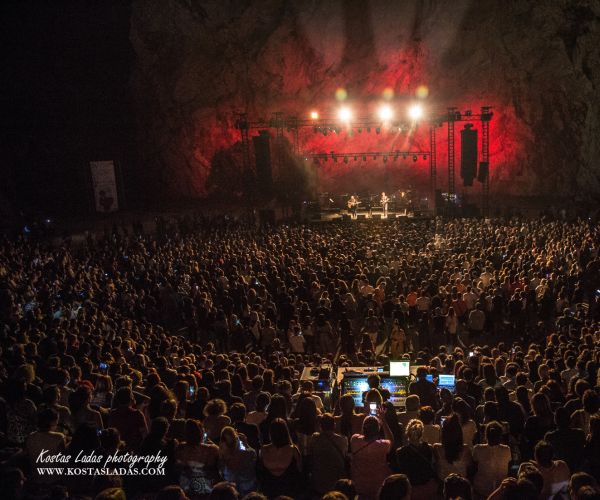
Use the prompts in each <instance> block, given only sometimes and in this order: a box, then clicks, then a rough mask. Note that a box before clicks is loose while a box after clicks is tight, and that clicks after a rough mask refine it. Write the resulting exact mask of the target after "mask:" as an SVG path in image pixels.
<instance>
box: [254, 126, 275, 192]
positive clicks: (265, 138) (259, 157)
mask: <svg viewBox="0 0 600 500" xmlns="http://www.w3.org/2000/svg"><path fill="white" fill-rule="evenodd" d="M252 142H254V156H255V157H256V181H257V183H258V189H259V190H260V191H261V192H262V193H265V194H267V193H269V192H270V191H271V189H272V188H273V171H272V169H271V137H270V136H269V131H268V130H261V131H260V133H259V135H257V136H255V137H253V138H252Z"/></svg>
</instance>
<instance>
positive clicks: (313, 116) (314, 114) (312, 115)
mask: <svg viewBox="0 0 600 500" xmlns="http://www.w3.org/2000/svg"><path fill="white" fill-rule="evenodd" d="M310 119H311V120H318V119H319V113H318V112H317V111H311V112H310Z"/></svg>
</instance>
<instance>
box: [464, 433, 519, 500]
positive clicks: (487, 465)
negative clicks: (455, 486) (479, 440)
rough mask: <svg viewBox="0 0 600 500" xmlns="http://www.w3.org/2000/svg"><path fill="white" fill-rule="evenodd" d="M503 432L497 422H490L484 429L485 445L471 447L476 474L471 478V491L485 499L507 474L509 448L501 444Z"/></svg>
mask: <svg viewBox="0 0 600 500" xmlns="http://www.w3.org/2000/svg"><path fill="white" fill-rule="evenodd" d="M503 432H504V430H503V428H502V425H500V424H499V423H498V422H496V421H494V422H490V423H489V424H487V425H486V427H485V440H486V443H485V444H476V445H475V446H474V447H473V461H474V462H475V466H476V468H477V472H476V473H475V476H474V477H473V489H474V490H475V492H476V493H477V494H478V495H480V496H481V497H483V498H487V496H488V495H490V494H491V493H492V491H494V490H495V489H496V488H497V487H498V486H500V483H501V482H502V481H503V480H504V478H506V476H507V474H508V465H509V463H510V460H511V453H510V448H509V447H508V446H506V445H505V444H502V434H503Z"/></svg>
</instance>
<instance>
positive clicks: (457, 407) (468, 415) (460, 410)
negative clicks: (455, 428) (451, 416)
mask: <svg viewBox="0 0 600 500" xmlns="http://www.w3.org/2000/svg"><path fill="white" fill-rule="evenodd" d="M452 410H453V411H454V412H455V413H456V414H457V415H458V418H459V421H460V427H461V429H462V433H463V442H464V443H465V444H466V445H468V446H469V447H470V448H472V447H473V440H474V439H475V436H476V434H477V424H476V423H475V420H473V417H472V411H473V410H472V409H471V408H470V407H469V405H468V404H467V403H466V402H465V400H464V399H462V398H455V399H454V401H453V402H452Z"/></svg>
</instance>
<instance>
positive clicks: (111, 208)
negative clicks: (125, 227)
mask: <svg viewBox="0 0 600 500" xmlns="http://www.w3.org/2000/svg"><path fill="white" fill-rule="evenodd" d="M90 170H91V172H92V185H93V187H94V199H95V202H96V212H103V213H108V212H116V211H117V210H119V199H118V195H117V179H116V176H115V163H114V162H113V161H112V160H109V161H91V162H90Z"/></svg>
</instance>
